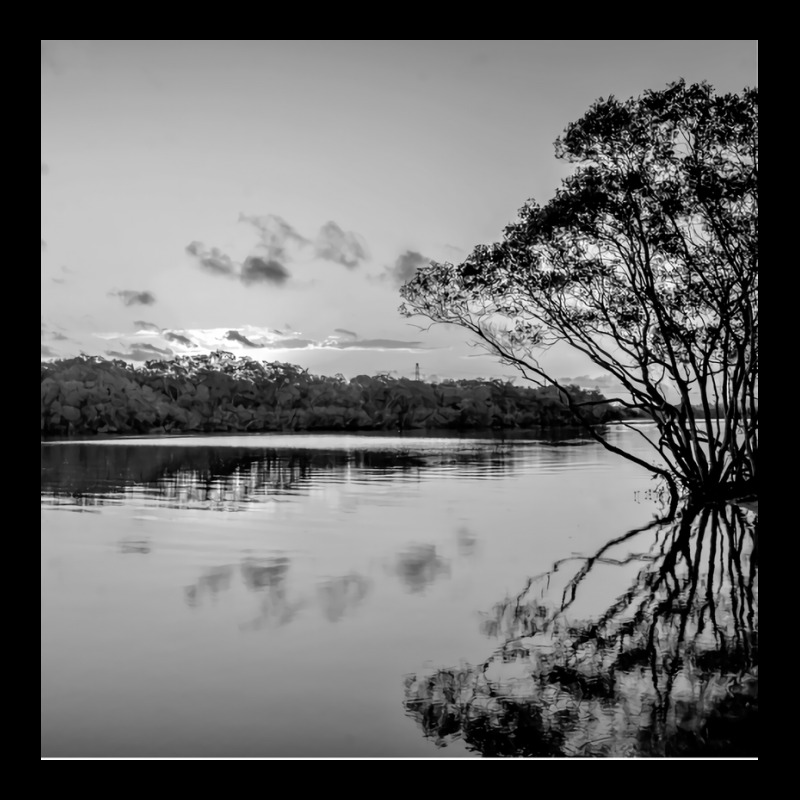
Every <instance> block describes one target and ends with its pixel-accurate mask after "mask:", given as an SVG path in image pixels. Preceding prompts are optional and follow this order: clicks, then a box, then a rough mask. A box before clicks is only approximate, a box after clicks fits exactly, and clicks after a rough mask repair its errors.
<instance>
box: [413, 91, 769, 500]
mask: <svg viewBox="0 0 800 800" xmlns="http://www.w3.org/2000/svg"><path fill="white" fill-rule="evenodd" d="M555 147H556V155H557V157H559V158H563V159H565V160H567V161H569V162H571V163H573V164H575V165H576V170H575V172H574V173H573V174H572V175H571V176H570V177H569V178H567V179H565V180H564V181H563V182H562V185H561V187H560V189H558V190H557V191H556V193H555V196H554V197H553V198H552V199H551V200H550V201H549V202H547V203H546V204H545V205H543V206H541V205H538V204H537V203H536V202H534V201H533V200H529V201H528V202H527V203H526V204H525V205H524V206H523V208H522V209H521V210H520V212H519V217H518V219H517V220H516V221H515V222H513V223H512V224H510V225H509V226H508V227H506V229H505V231H504V235H503V238H502V241H500V242H498V243H495V244H492V245H488V246H487V245H478V246H477V247H475V249H474V250H473V252H472V253H471V254H470V255H469V256H468V257H467V258H466V260H465V261H464V262H463V263H461V264H457V265H454V264H451V263H437V262H432V263H431V264H430V265H429V266H427V267H425V268H422V269H420V270H419V271H418V272H417V273H416V274H415V276H414V277H413V278H412V279H411V280H410V281H409V282H408V283H406V284H405V285H404V286H403V287H402V288H401V295H402V297H403V299H404V301H405V302H404V303H403V305H401V307H400V311H401V313H403V314H404V315H405V316H409V317H411V316H414V315H423V316H425V317H427V318H428V319H430V320H431V321H432V322H433V323H452V324H456V325H459V326H462V327H464V328H466V329H467V330H469V331H471V332H472V333H473V334H475V335H476V336H477V337H478V341H479V342H480V343H482V344H484V345H485V346H486V347H487V348H488V349H489V350H490V351H491V352H493V353H495V354H496V355H498V356H499V357H500V358H501V360H502V361H503V362H504V363H507V364H510V365H513V366H515V367H517V368H519V369H520V370H521V371H522V373H523V374H524V376H525V377H527V378H528V379H529V380H532V381H534V382H536V383H540V384H551V385H554V386H556V387H557V388H558V390H559V392H560V394H561V396H562V397H563V398H564V400H565V402H566V403H567V404H568V405H569V408H570V410H571V411H572V413H573V414H574V415H575V417H576V418H577V419H578V420H579V421H580V422H582V423H583V424H586V425H587V426H590V427H591V422H592V420H591V418H590V417H589V415H588V414H587V410H588V408H589V406H590V405H591V402H594V401H590V402H589V403H587V402H585V401H583V402H582V401H581V400H579V399H577V398H576V397H575V396H574V393H573V392H572V391H571V390H570V388H569V387H565V386H561V385H560V384H559V383H558V381H557V380H556V379H554V378H553V377H552V375H551V374H549V373H548V371H547V368H546V367H545V366H544V365H542V364H541V363H540V361H539V359H538V356H539V355H540V354H541V352H542V351H543V350H546V349H547V348H548V347H550V346H551V345H553V344H554V343H556V342H563V343H566V344H568V345H570V346H572V347H573V348H575V349H577V350H579V351H580V352H582V353H584V354H585V355H587V356H588V357H589V358H590V359H591V360H592V361H593V362H594V363H595V364H596V365H598V366H599V367H601V368H602V369H603V370H604V371H606V372H608V373H610V374H611V375H613V376H614V377H615V378H616V379H617V380H618V381H619V382H620V383H621V384H622V385H623V386H624V387H625V390H626V392H625V393H624V394H623V396H621V397H618V398H614V399H615V400H616V402H619V403H621V404H623V405H624V406H625V407H627V408H628V409H631V410H632V409H638V410H641V411H643V412H645V413H646V414H647V416H649V417H651V418H652V419H653V420H654V421H655V423H656V430H657V435H653V436H649V435H647V434H646V432H644V431H643V430H642V429H641V428H639V429H638V430H639V432H640V433H641V434H642V435H643V436H644V438H645V439H647V441H648V443H649V444H650V445H651V446H652V448H653V450H654V453H653V459H652V460H648V459H647V458H641V457H639V456H636V455H634V454H633V453H627V452H623V451H621V450H619V449H618V448H617V447H615V446H614V445H612V444H611V443H610V442H608V441H606V439H605V438H604V437H603V434H602V432H600V431H598V430H597V429H596V428H595V427H591V430H592V435H594V436H595V438H597V439H598V440H599V441H601V442H602V443H603V444H604V445H605V446H606V447H607V448H608V449H610V450H612V451H614V452H617V453H619V454H621V455H623V456H625V457H626V458H629V459H630V460H632V461H635V462H636V463H639V464H641V465H642V466H644V467H646V468H647V469H649V470H651V471H652V472H654V473H655V474H657V475H660V476H661V477H663V478H665V479H666V480H667V481H668V483H669V485H670V487H671V488H672V489H673V490H674V489H676V488H677V486H678V485H681V486H682V487H683V488H684V489H685V490H689V491H690V492H692V493H693V494H694V495H702V496H708V495H710V494H717V493H719V491H720V487H722V486H726V487H730V486H731V484H733V485H736V486H737V487H739V488H741V486H742V485H745V484H747V485H748V486H750V487H753V486H755V479H756V456H757V452H758V90H757V89H745V90H744V91H743V92H742V93H741V94H738V95H737V94H726V95H717V94H715V93H714V91H713V89H712V87H711V86H709V85H708V84H706V83H700V84H693V85H686V84H685V82H684V81H683V80H681V81H678V82H676V83H673V84H670V85H669V86H668V87H667V88H666V89H664V90H661V91H648V92H645V93H644V94H643V95H642V96H641V97H639V98H632V99H629V100H627V101H620V100H617V99H615V98H614V97H609V98H608V99H607V100H603V99H602V98H601V99H600V100H598V101H597V102H596V103H595V104H594V105H593V106H592V107H591V108H590V109H589V111H588V112H587V113H586V114H585V115H584V116H583V118H582V119H580V120H578V121H577V122H574V123H572V124H570V125H569V126H568V127H567V129H566V130H565V132H564V134H563V135H562V136H561V137H560V138H559V139H558V140H557V141H556V143H555ZM693 405H694V406H695V408H693ZM698 406H699V408H700V409H701V412H700V413H697V411H696V408H697V407H698ZM717 409H719V411H718V412H717Z"/></svg>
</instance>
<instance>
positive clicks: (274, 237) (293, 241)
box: [239, 214, 309, 261]
mask: <svg viewBox="0 0 800 800" xmlns="http://www.w3.org/2000/svg"><path fill="white" fill-rule="evenodd" d="M239 222H247V223H249V224H250V225H252V226H253V227H254V228H255V229H256V230H257V231H258V234H259V238H260V240H261V243H260V247H262V248H263V249H264V251H265V253H266V256H267V259H268V260H275V261H286V260H287V259H288V257H289V256H288V253H287V248H288V247H289V245H295V246H298V247H303V246H304V245H307V244H309V241H308V239H306V237H305V236H302V235H301V234H300V233H298V232H297V231H296V230H295V229H294V228H293V227H292V226H291V225H290V224H289V223H288V222H287V221H286V220H285V219H283V218H282V217H279V216H277V215H275V214H266V215H265V216H263V217H258V216H247V215H246V214H239Z"/></svg>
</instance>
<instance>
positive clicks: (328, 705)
mask: <svg viewBox="0 0 800 800" xmlns="http://www.w3.org/2000/svg"><path fill="white" fill-rule="evenodd" d="M612 435H613V436H614V437H615V440H616V441H617V442H618V443H619V444H620V445H623V446H625V447H630V448H634V449H637V450H638V451H639V452H643V450H642V445H641V442H640V440H639V439H638V437H637V436H636V434H635V433H632V432H631V431H628V430H625V429H624V428H618V429H615V430H614V431H613V433H612ZM652 488H653V484H652V482H651V481H650V479H649V476H648V474H647V473H646V472H644V471H643V470H642V469H641V468H639V467H637V466H636V465H633V464H630V463H629V462H627V461H625V460H624V459H621V458H620V457H618V456H615V455H613V454H610V453H608V452H607V451H606V450H605V449H603V448H602V447H600V446H599V445H597V444H596V443H594V442H593V441H592V440H589V439H584V438H580V437H578V436H577V435H565V434H561V435H560V436H557V435H553V436H550V437H544V436H543V435H540V436H539V437H538V438H537V437H536V436H533V435H528V436H517V437H514V438H505V439H499V438H491V437H488V438H482V439H476V438H460V437H453V436H447V437H439V436H435V435H429V436H424V437H411V436H402V437H386V436H375V435H346V436H345V435H313V436H311V435H309V436H306V435H291V436H277V435H268V436H231V437H228V436H203V437H176V438H166V439H165V438H161V439H117V440H112V441H108V442H99V441H93V442H71V443H58V442H50V443H43V444H42V482H41V504H42V526H41V527H42V754H43V755H44V756H112V757H113V756H117V757H119V756H140V757H147V756H172V757H178V756H187V757H192V756H194V757H237V756H243V757H475V756H479V755H506V754H510V755H573V756H574V755H585V754H588V755H598V754H599V755H617V754H618V753H616V752H614V753H612V752H599V753H594V752H591V751H587V750H586V749H585V747H584V750H581V749H580V747H582V746H583V745H579V744H576V742H577V739H576V736H577V734H575V733H574V730H573V729H575V730H577V729H578V728H579V727H580V725H578V722H576V723H575V725H572V723H571V722H569V720H567V721H566V722H559V723H558V725H555V724H553V723H551V722H547V724H546V726H545V727H547V730H548V731H549V733H548V732H545V733H546V735H544V734H542V730H541V729H542V724H543V723H542V719H543V717H542V713H541V708H542V702H543V697H544V696H543V695H541V692H540V691H539V689H537V688H536V687H535V686H534V685H533V683H535V680H534V678H533V677H532V676H534V673H535V670H534V667H535V666H536V665H537V664H538V667H537V669H539V672H541V669H540V668H541V663H539V662H541V653H542V652H544V650H542V649H541V648H540V647H539V645H540V644H541V643H540V642H534V640H533V639H532V638H531V636H532V635H534V634H536V635H538V636H539V637H540V638H541V636H542V635H543V633H545V632H546V634H547V636H549V637H550V639H549V640H548V641H549V644H548V645H547V646H548V647H549V648H550V649H549V650H547V652H552V651H553V646H552V643H553V641H554V639H553V637H554V636H555V637H556V638H558V637H559V636H561V633H560V632H561V631H564V630H566V628H565V627H564V620H566V619H567V618H566V617H565V616H564V614H560V613H559V604H560V602H561V600H562V599H563V598H562V595H561V594H560V592H561V591H562V589H563V584H564V580H566V579H568V578H569V577H570V576H571V575H574V574H575V573H576V571H577V570H579V569H580V568H581V566H582V565H584V564H585V561H582V560H580V559H578V558H576V556H578V555H581V554H583V555H590V554H592V553H595V552H597V551H598V550H599V549H600V548H601V547H602V546H603V545H604V544H605V543H606V542H608V541H609V540H612V539H614V538H615V537H619V536H620V534H622V533H624V532H625V531H628V530H631V529H634V528H636V527H645V526H646V525H647V523H648V522H649V521H650V520H651V519H652V518H653V517H654V515H655V514H657V513H658V511H659V508H660V507H659V505H658V502H657V500H656V499H655V498H653V497H651V496H650V493H649V491H648V490H650V489H652ZM704 524H705V523H704ZM658 530H661V528H659V529H658ZM666 536H667V534H666V533H664V534H663V536H662V538H663V539H664V541H666V538H665V537H666ZM641 537H645V538H646V539H647V541H646V542H645V541H642V538H641ZM657 542H658V531H655V532H654V531H653V530H652V529H650V530H647V531H644V532H643V533H642V534H640V535H639V538H638V539H637V540H636V546H637V547H643V548H646V547H647V546H649V545H652V544H653V543H657ZM625 546H626V545H622V547H623V549H624V547H625ZM609 552H611V551H609ZM623 555H624V554H623ZM662 555H663V554H662ZM617 561H620V562H624V561H625V558H619V557H618V558H617ZM556 563H559V568H558V570H557V573H556V574H553V575H549V574H547V575H545V574H546V573H548V571H549V570H551V569H552V567H553V565H554V564H556ZM643 563H650V562H648V561H647V560H646V559H644V560H633V561H631V562H629V563H617V564H614V563H613V559H612V560H609V557H608V554H606V555H605V556H604V557H603V558H601V559H599V561H598V563H597V564H594V565H593V570H592V574H591V575H588V576H587V579H586V580H583V581H582V582H581V584H580V587H579V588H580V591H579V592H576V598H575V601H574V602H573V603H572V604H571V605H570V607H569V610H568V614H569V619H571V620H573V621H574V620H585V619H588V618H590V617H592V615H594V616H597V614H598V613H601V611H602V610H603V609H605V608H607V607H608V606H609V605H610V604H611V603H613V602H614V600H615V599H616V598H617V597H618V595H619V594H620V592H622V591H624V590H625V589H626V588H627V586H628V584H629V583H630V581H631V580H634V581H635V580H636V579H637V574H638V572H639V570H640V569H641V566H642V564H643ZM604 570H605V572H604ZM543 575H545V577H542V576H543ZM536 576H539V577H536ZM597 576H599V578H600V579H599V580H597V579H594V578H596V577H597ZM532 577H533V578H534V580H531V578H532ZM559 581H561V584H559ZM545 584H546V585H545ZM712 584H713V580H712ZM526 588H527V593H526V592H525V590H526ZM656 590H658V587H656ZM648 591H649V589H648ZM654 591H655V590H654ZM521 593H522V594H521ZM509 597H517V598H518V600H517V601H515V603H513V604H511V605H509V604H508V603H507V602H505V603H504V601H506V600H507V598H509ZM509 609H511V611H509ZM526 613H527V614H528V616H527V617H526ZM701 627H702V626H701ZM751 627H752V626H751ZM534 645H535V646H534ZM712 649H713V648H712ZM509 653H510V654H511V655H509ZM537 654H538V655H537ZM537 658H538V659H539V661H537ZM542 663H543V662H542ZM508 664H511V665H512V667H513V668H514V669H516V670H517V672H518V673H519V675H518V678H519V676H520V675H521V676H522V679H523V680H522V682H520V680H519V679H515V681H516V683H515V684H514V687H515V688H513V689H512V690H509V688H508V676H507V675H505V676H504V675H501V676H500V677H499V678H497V679H492V680H494V681H495V682H494V683H493V684H492V686H494V687H495V688H496V687H497V686H500V687H501V691H499V693H498V692H497V691H494V690H492V691H493V692H494V696H495V697H496V698H499V700H496V702H495V705H496V704H497V702H500V703H501V705H502V704H503V703H505V705H502V708H500V709H499V711H498V709H497V708H496V707H493V709H489V710H488V711H487V708H488V706H486V703H483V700H482V699H481V698H483V696H484V695H485V691H484V689H485V687H481V686H477V684H476V680H478V679H479V680H480V681H484V682H485V675H491V674H492V671H491V669H488V668H489V667H491V668H494V667H496V666H497V665H508ZM748 668H749V665H748ZM503 669H505V667H501V672H502V670H503ZM559 669H561V667H559ZM580 669H581V670H584V672H585V671H586V666H585V664H584V665H582V666H580ZM454 670H455V672H454ZM520 670H521V672H520ZM495 671H496V670H495ZM741 671H742V670H739V672H741ZM587 674H588V673H587ZM631 674H632V673H630V671H629V672H627V673H626V675H627V676H628V677H630V675H631ZM453 675H457V678H456V682H457V683H458V686H457V691H456V694H458V697H456V696H455V694H454V693H453V690H452V686H451V687H450V689H448V688H447V687H444V690H443V688H442V681H445V682H447V681H450V683H452V680H453V678H452V676H453ZM448 676H450V677H448ZM525 681H527V684H526V683H525ZM531 681H533V683H531ZM756 682H757V677H756ZM552 684H553V680H550V681H549V683H548V685H552ZM556 685H558V686H560V685H561V684H556ZM565 691H566V690H565ZM570 691H572V690H570ZM448 692H449V693H448ZM482 693H483V694H482ZM515 693H516V695H515ZM490 694H492V692H490ZM574 694H575V693H574V692H572V695H571V696H573V695H574ZM667 694H669V690H668V692H667ZM512 695H515V696H516V697H517V700H516V701H515V705H514V708H515V709H516V708H518V707H519V706H520V703H523V705H524V707H525V708H526V709H529V710H530V709H533V710H534V712H535V714H534V716H536V715H538V716H536V720H538V721H537V722H536V725H534V726H533V727H534V728H536V737H538V738H537V742H538V741H539V739H541V738H542V735H544V739H546V740H547V742H549V744H548V747H549V746H550V745H552V747H551V750H552V749H553V748H555V751H554V752H549V751H547V752H542V753H540V752H538V751H537V750H536V748H538V747H539V744H536V745H535V746H534V747H533V748H532V749H531V746H529V745H527V744H526V745H524V746H522V747H520V745H519V744H513V742H515V741H520V742H521V741H522V737H521V736H520V734H519V730H521V729H520V724H519V719H518V714H517V716H516V717H514V719H515V720H516V721H512V722H509V720H508V719H507V717H508V713H506V712H507V711H508V708H509V706H508V702H507V701H508V698H509V697H510V696H512ZM583 695H586V697H588V695H587V693H586V692H585V691H584V692H583ZM523 696H524V700H520V697H523ZM579 699H580V698H579ZM548 702H549V701H548ZM583 702H584V705H585V702H586V701H585V700H584V701H583ZM616 702H617V706H618V705H619V702H620V701H619V697H617V701H616ZM606 705H608V706H609V708H611V707H614V703H613V702H609V703H607V704H606ZM696 706H697V702H695V705H694V706H693V708H695V707H696ZM617 711H618V709H617ZM514 713H516V712H514ZM581 713H583V712H581ZM603 713H605V712H603ZM615 713H617V712H615ZM481 715H483V716H481ZM562 716H563V715H562ZM584 716H585V715H584ZM695 716H698V715H697V714H695ZM700 716H702V715H700ZM548 719H549V718H548ZM564 719H565V720H566V717H564ZM576 719H577V717H576ZM637 719H638V718H637ZM476 720H478V722H476ZM484 722H485V723H486V724H484ZM584 722H585V721H584ZM478 723H480V724H478ZM580 724H581V725H583V727H584V728H586V725H585V724H584V723H580ZM637 724H638V723H637ZM559 725H560V726H561V727H560V728H559V727H558V726H559ZM569 725H572V728H570V730H573V733H571V734H570V736H571V737H572V738H569V737H565V736H564V735H562V734H563V731H562V730H561V728H565V726H567V727H569ZM476 726H477V727H476ZM487 726H488V727H487ZM529 727H530V726H529ZM478 728H480V730H478ZM565 729H566V728H565ZM486 730H491V733H492V735H491V736H490V737H489V740H490V741H489V744H488V745H487V743H486V742H487V741H488V740H487V738H486V736H485V731H486ZM585 733H586V731H585V730H584V731H583V733H582V735H583V736H584V738H585ZM559 737H560V738H559ZM612 738H614V737H612ZM617 738H619V736H617ZM498 739H499V740H502V741H501V744H500V745H498V744H497V741H498ZM606 739H608V735H606ZM526 741H527V740H526ZM509 742H511V743H512V744H511V745H509ZM509 747H510V750H509ZM492 748H494V749H492ZM498 748H499V749H498ZM503 748H505V750H508V752H505V750H504V749H503ZM515 748H516V749H515ZM525 748H527V750H526V749H525ZM570 748H571V749H570ZM576 748H577V749H576ZM647 748H650V750H652V747H651V745H650V744H647V745H646V746H642V747H641V748H640V749H639V750H636V749H635V748H634V751H633V752H630V753H628V752H626V753H623V754H630V755H646V754H649V752H650V751H648V749H647ZM659 754H663V753H659ZM668 754H669V753H668Z"/></svg>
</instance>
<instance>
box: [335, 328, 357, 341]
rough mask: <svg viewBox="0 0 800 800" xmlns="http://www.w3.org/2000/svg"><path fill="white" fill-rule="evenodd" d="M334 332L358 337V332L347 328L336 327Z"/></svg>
mask: <svg viewBox="0 0 800 800" xmlns="http://www.w3.org/2000/svg"><path fill="white" fill-rule="evenodd" d="M333 332H334V333H343V334H344V335H345V336H352V337H353V338H354V339H358V334H357V333H353V331H348V330H347V329H346V328H334V329H333Z"/></svg>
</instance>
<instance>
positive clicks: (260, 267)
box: [186, 242, 290, 286]
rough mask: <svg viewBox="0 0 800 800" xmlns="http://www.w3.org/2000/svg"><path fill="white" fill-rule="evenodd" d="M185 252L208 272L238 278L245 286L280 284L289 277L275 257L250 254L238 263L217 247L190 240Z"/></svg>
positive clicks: (287, 271)
mask: <svg viewBox="0 0 800 800" xmlns="http://www.w3.org/2000/svg"><path fill="white" fill-rule="evenodd" d="M186 252H187V253H189V255H191V256H193V257H194V258H195V259H196V260H197V262H198V263H199V264H200V266H201V267H203V268H204V269H205V270H207V271H208V272H212V273H214V274H215V275H227V276H228V277H230V278H234V279H236V280H240V281H241V282H242V283H243V284H244V285H245V286H249V285H250V284H253V283H272V284H275V285H276V286H280V285H281V284H283V283H285V282H286V281H287V280H288V279H289V277H290V275H289V270H287V269H286V267H285V266H284V265H283V264H281V263H280V261H278V260H277V259H276V258H275V257H268V258H262V257H261V256H254V255H251V256H248V257H247V258H246V259H245V262H244V264H240V263H239V262H238V261H234V260H233V259H232V258H230V256H227V255H225V253H223V252H222V251H221V250H219V249H218V248H216V247H212V248H211V249H209V248H207V247H206V246H205V245H204V244H203V243H202V242H192V243H191V244H190V245H188V246H187V247H186Z"/></svg>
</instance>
